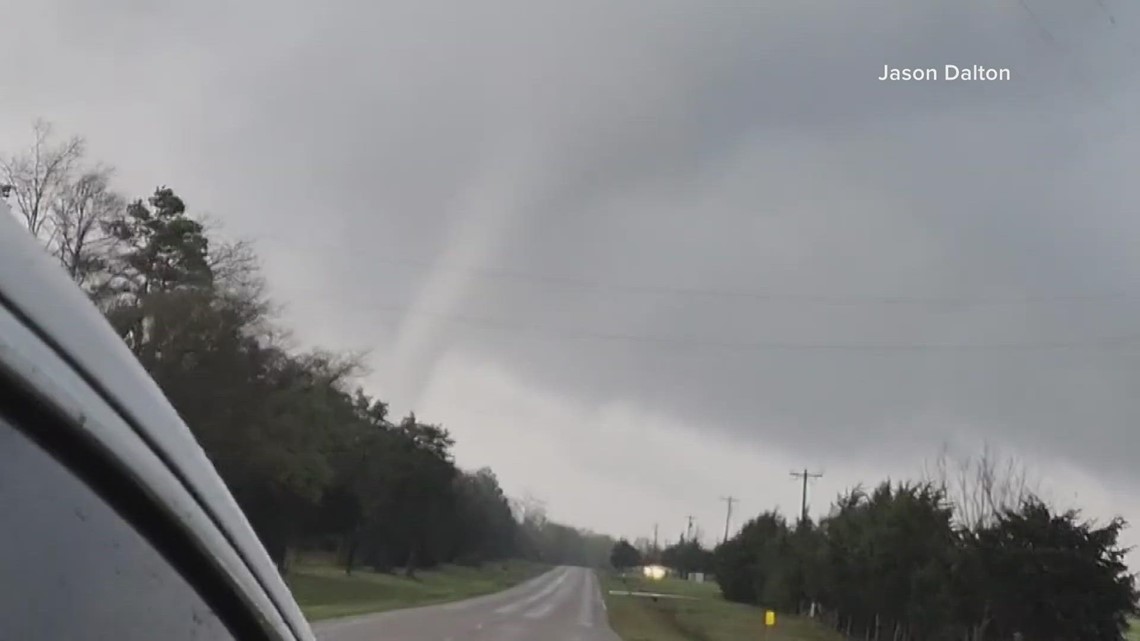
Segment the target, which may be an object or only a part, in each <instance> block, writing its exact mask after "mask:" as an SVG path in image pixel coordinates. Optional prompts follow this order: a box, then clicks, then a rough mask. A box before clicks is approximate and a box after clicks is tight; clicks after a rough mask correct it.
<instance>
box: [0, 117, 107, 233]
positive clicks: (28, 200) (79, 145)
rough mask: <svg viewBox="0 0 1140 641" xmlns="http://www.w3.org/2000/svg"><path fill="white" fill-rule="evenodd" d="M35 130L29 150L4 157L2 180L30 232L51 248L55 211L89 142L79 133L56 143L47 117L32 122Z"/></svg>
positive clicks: (0, 178)
mask: <svg viewBox="0 0 1140 641" xmlns="http://www.w3.org/2000/svg"><path fill="white" fill-rule="evenodd" d="M32 133H33V140H32V146H31V147H30V148H29V149H27V150H25V151H23V152H21V153H18V154H13V155H11V156H7V157H3V158H0V182H2V183H4V184H5V185H8V186H10V187H11V194H12V196H13V197H14V201H15V205H16V207H15V209H16V212H17V213H18V214H19V215H20V216H21V217H23V219H24V223H25V225H27V228H28V231H30V232H32V234H33V235H35V236H36V237H37V238H40V239H41V240H43V241H44V242H45V243H47V244H48V245H49V247H50V246H52V245H53V244H54V240H55V238H54V234H55V229H54V225H53V220H52V215H51V210H52V208H53V206H55V205H56V204H57V202H58V199H59V198H60V197H61V196H62V195H63V193H64V191H65V190H66V188H67V186H68V185H69V183H70V182H71V180H72V174H73V172H74V171H75V168H76V166H77V165H78V163H79V162H80V161H81V160H82V159H83V155H84V153H85V151H86V143H85V142H84V140H83V139H82V138H80V137H77V136H76V137H72V138H69V139H67V140H65V141H63V142H61V143H54V142H53V141H52V126H51V124H50V123H48V122H46V121H44V120H37V121H36V122H35V123H34V124H33V125H32Z"/></svg>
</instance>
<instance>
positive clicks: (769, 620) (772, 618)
mask: <svg viewBox="0 0 1140 641" xmlns="http://www.w3.org/2000/svg"><path fill="white" fill-rule="evenodd" d="M775 625H776V613H775V612H774V611H773V610H768V611H766V612H765V613H764V627H767V628H770V627H773V626H775Z"/></svg>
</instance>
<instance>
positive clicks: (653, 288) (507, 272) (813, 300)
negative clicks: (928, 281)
mask: <svg viewBox="0 0 1140 641" xmlns="http://www.w3.org/2000/svg"><path fill="white" fill-rule="evenodd" d="M370 261H371V262H376V263H387V264H390V265H400V266H405V267H415V268H419V269H422V270H424V271H446V272H457V273H462V274H466V275H468V276H476V277H479V278H487V279H491V280H507V281H516V282H523V283H528V284H535V285H542V286H544V287H549V286H556V287H566V288H572V289H583V290H599V291H609V292H612V293H621V294H649V295H659V296H689V297H702V298H722V299H743V300H752V301H756V302H769V303H791V304H801V305H825V306H839V307H863V306H876V305H880V306H927V307H988V306H1015V305H1044V304H1053V303H1091V302H1111V301H1129V300H1137V299H1140V294H1129V293H1124V292H1106V293H1103V294H1073V295H1065V296H1004V297H999V296H995V297H984V296H983V297H979V296H907V295H863V296H834V295H818V294H799V293H787V292H764V291H756V290H745V289H729V288H708V287H683V286H675V285H655V284H631V283H615V282H603V281H598V280H590V279H585V278H580V277H574V276H566V275H558V274H542V273H535V272H528V271H522V270H511V269H502V268H493V267H474V266H459V265H448V264H440V263H435V262H431V261H418V260H408V259H399V258H383V257H379V258H374V259H370Z"/></svg>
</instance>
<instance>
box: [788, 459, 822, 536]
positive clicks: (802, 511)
mask: <svg viewBox="0 0 1140 641" xmlns="http://www.w3.org/2000/svg"><path fill="white" fill-rule="evenodd" d="M792 476H794V477H796V478H803V481H804V490H803V495H802V498H801V499H800V501H801V503H800V505H801V507H800V523H807V520H808V511H807V484H808V479H809V478H813V479H818V478H822V477H823V474H814V473H809V472H808V471H807V468H806V467H805V468H804V471H802V472H792Z"/></svg>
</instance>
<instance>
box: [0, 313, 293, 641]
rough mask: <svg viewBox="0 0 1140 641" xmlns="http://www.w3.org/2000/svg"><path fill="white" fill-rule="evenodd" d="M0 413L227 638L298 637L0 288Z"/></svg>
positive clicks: (137, 441) (126, 429)
mask: <svg viewBox="0 0 1140 641" xmlns="http://www.w3.org/2000/svg"><path fill="white" fill-rule="evenodd" d="M0 414H3V415H4V417H5V419H6V420H7V421H8V422H10V423H11V425H12V426H14V427H15V428H16V429H17V430H19V431H20V432H21V433H22V434H24V435H26V436H27V437H28V438H30V439H31V440H33V441H34V442H35V443H36V444H37V445H39V446H40V447H41V448H43V449H44V450H45V451H46V452H47V453H48V454H49V455H51V456H52V457H53V458H54V459H55V460H56V461H58V462H59V463H60V464H61V465H63V466H64V467H65V468H67V470H69V471H70V472H71V473H72V474H73V475H75V477H76V478H77V479H79V480H80V481H81V482H83V483H84V484H85V485H86V486H87V487H88V488H90V489H91V490H92V491H93V492H94V493H95V494H96V495H97V496H98V497H99V498H100V499H101V500H102V501H104V502H105V503H106V504H107V506H108V507H109V508H110V509H112V510H114V511H115V512H116V513H117V514H118V515H119V516H120V517H121V518H122V519H123V520H124V521H125V522H126V523H127V524H128V525H130V526H131V527H132V528H134V529H135V531H136V532H138V533H139V534H140V535H141V536H142V537H143V538H144V539H145V540H147V541H148V542H149V543H150V545H151V546H153V548H154V549H155V550H156V551H157V552H158V553H159V554H160V555H161V556H162V557H163V559H165V560H166V562H167V563H169V564H170V566H171V568H172V569H173V570H174V571H175V572H177V573H178V574H179V575H180V576H182V577H183V579H184V580H186V581H187V583H188V584H189V585H190V586H191V587H192V588H193V589H194V590H195V591H196V592H197V593H198V595H199V596H200V597H201V599H202V600H203V602H204V603H205V604H206V605H207V606H209V607H210V608H211V610H213V611H214V613H215V614H216V616H217V617H218V618H219V619H220V620H221V621H222V622H223V624H224V625H225V626H226V628H227V629H229V630H230V632H231V634H233V636H234V637H235V638H237V639H242V640H243V641H244V640H245V639H250V640H265V641H283V640H286V639H289V640H297V641H306V640H307V639H312V638H313V637H312V636H311V633H310V635H305V634H304V633H303V632H299V631H297V630H295V629H294V628H293V627H292V626H290V625H288V624H287V623H286V621H285V619H284V617H283V616H282V614H281V612H280V611H279V610H278V608H277V607H276V605H275V603H274V602H273V600H272V599H271V598H270V597H269V595H268V594H267V593H266V592H265V590H264V588H263V586H261V584H260V583H259V582H258V581H257V579H256V577H255V576H254V575H253V573H252V572H251V571H250V569H249V567H248V565H247V564H246V562H245V560H244V559H243V558H242V557H241V556H240V555H239V554H238V552H237V551H236V550H235V549H234V548H233V546H232V545H230V543H229V541H228V540H227V539H226V537H225V535H224V534H223V533H222V531H221V530H220V528H218V527H217V524H216V523H214V522H213V521H212V519H211V518H210V516H209V515H208V513H207V512H206V511H205V510H204V509H203V508H202V506H201V505H200V504H199V503H198V502H197V500H196V499H195V497H194V494H193V492H192V491H191V488H187V487H185V485H184V484H183V483H182V481H181V480H180V479H179V477H178V476H177V475H176V474H174V472H173V471H172V470H171V469H170V468H169V466H168V465H166V463H165V462H164V461H163V460H162V458H161V457H160V456H159V455H158V454H157V453H156V452H155V451H154V450H153V449H152V448H151V447H149V445H148V444H147V443H146V442H145V441H144V440H143V439H142V438H140V437H139V435H138V433H137V431H136V430H135V429H133V428H132V426H131V425H130V424H129V423H128V422H127V421H126V419H124V417H123V416H122V415H120V414H119V413H118V412H117V411H116V410H115V409H114V408H113V406H112V405H111V404H110V403H108V402H107V400H106V399H105V398H103V397H102V396H101V395H100V394H99V392H98V391H97V389H96V388H95V387H94V386H92V385H90V384H88V382H87V381H86V380H85V378H84V377H83V376H81V375H80V373H79V372H78V371H77V370H76V368H75V367H73V366H72V364H71V363H69V362H68V360H67V359H66V355H63V354H61V353H59V352H58V351H57V350H55V349H53V347H52V346H51V344H50V342H49V339H48V338H47V337H45V336H43V335H41V334H40V333H39V332H36V331H35V328H34V326H32V325H31V324H30V323H28V322H27V319H24V318H22V317H21V316H20V314H19V312H18V310H15V309H13V308H12V307H11V306H10V304H9V302H8V301H6V300H5V299H4V297H3V294H2V292H0Z"/></svg>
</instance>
